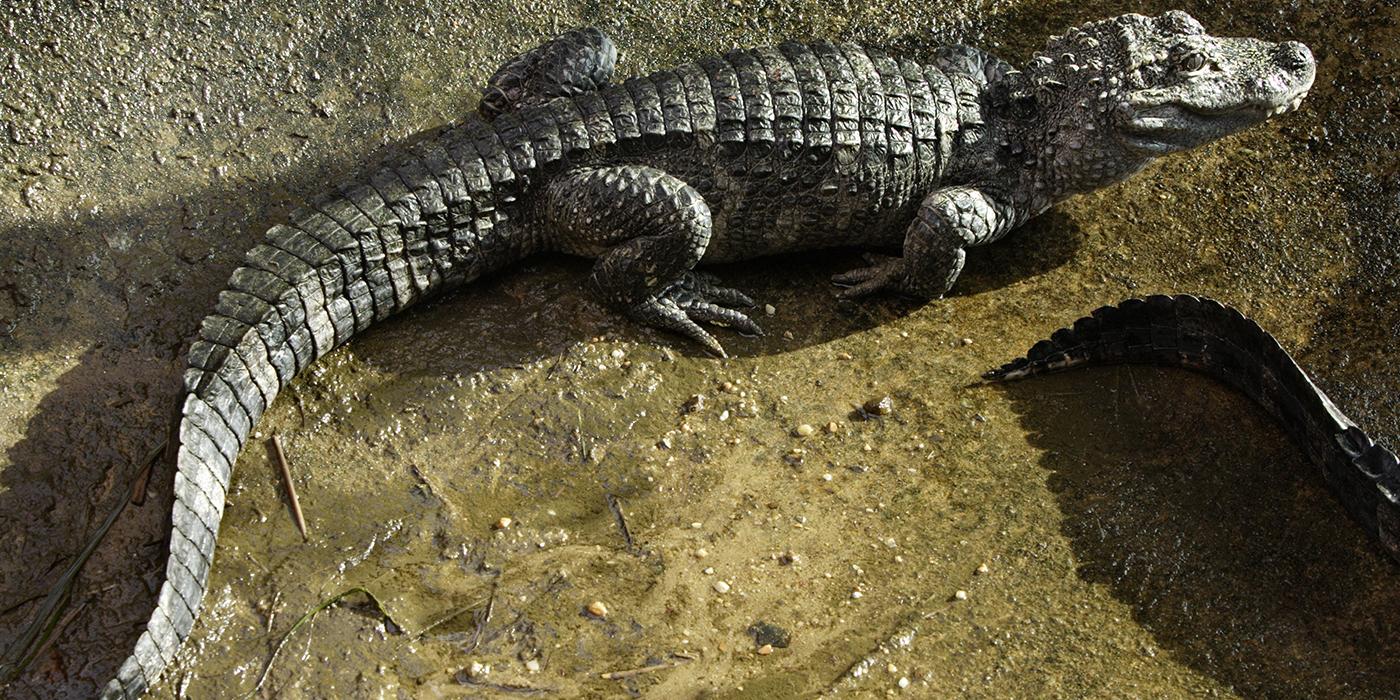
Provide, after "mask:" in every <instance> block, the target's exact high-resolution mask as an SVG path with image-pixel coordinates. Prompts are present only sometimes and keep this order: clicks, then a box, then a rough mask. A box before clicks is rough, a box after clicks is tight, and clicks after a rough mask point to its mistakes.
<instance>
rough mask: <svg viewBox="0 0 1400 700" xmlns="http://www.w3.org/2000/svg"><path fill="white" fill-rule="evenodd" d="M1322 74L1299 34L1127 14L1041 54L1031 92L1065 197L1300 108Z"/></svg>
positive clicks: (1072, 34)
mask: <svg viewBox="0 0 1400 700" xmlns="http://www.w3.org/2000/svg"><path fill="white" fill-rule="evenodd" d="M1315 73H1316V65H1315V63H1314V61H1313V57H1312V53H1311V52H1309V51H1308V48H1307V47H1306V46H1304V45H1302V44H1300V43H1298V42H1295V41H1288V42H1281V43H1274V42H1269V41H1263V40H1260V39H1250V38H1225V37H1214V36H1211V35H1209V34H1207V33H1206V32H1205V29H1204V28H1203V27H1202V26H1201V24H1200V23H1199V22H1197V21H1196V20H1195V19H1194V18H1192V17H1191V16H1190V15H1188V14H1186V13H1185V12H1181V11H1171V12H1166V13H1164V14H1162V15H1160V16H1157V17H1144V16H1142V15H1122V16H1120V17H1114V18H1112V19H1107V20H1103V21H1099V22H1094V23H1091V24H1087V25H1084V26H1082V27H1079V28H1077V29H1073V30H1071V31H1069V32H1068V33H1066V34H1065V35H1064V36H1059V37H1055V38H1052V39H1051V40H1050V41H1049V43H1048V44H1047V45H1046V47H1045V49H1044V50H1043V51H1042V52H1040V53H1038V54H1036V57H1035V58H1034V59H1033V60H1032V61H1031V64H1030V66H1029V67H1028V68H1027V70H1026V72H1025V77H1024V81H1025V83H1024V85H1025V88H1024V89H1026V90H1029V91H1030V92H1031V93H1032V95H1033V97H1034V98H1035V101H1036V104H1037V107H1038V109H1037V110H1035V111H1036V112H1038V113H1039V115H1040V116H1039V118H1040V119H1041V120H1043V124H1042V125H1033V126H1032V127H1031V129H1032V131H1033V132H1035V133H1032V134H1028V139H1027V140H1028V141H1031V142H1032V143H1031V144H1030V145H1031V146H1032V147H1033V148H1037V149H1040V155H1041V158H1040V162H1041V164H1042V169H1043V170H1046V171H1048V172H1045V173H1043V175H1044V176H1045V177H1046V179H1047V180H1048V181H1049V182H1048V183H1047V184H1051V185H1052V187H1051V189H1053V190H1055V191H1056V194H1057V195H1060V196H1063V195H1065V194H1072V193H1074V192H1083V191H1086V190H1088V189H1092V188H1094V187H1098V186H1101V185H1103V184H1107V183H1109V182H1113V181H1116V180H1119V179H1122V178H1123V177H1126V176H1127V175H1129V174H1131V173H1133V172H1136V171H1137V170H1138V169H1140V168H1141V167H1142V166H1143V165H1145V164H1146V163H1147V162H1148V161H1150V160H1151V159H1152V158H1155V157H1157V156H1161V155H1165V154H1168V153H1173V152H1176V151H1184V150H1187V149H1189V148H1194V147H1196V146H1199V145H1201V144H1204V143H1207V142H1209V141H1213V140H1215V139H1218V138H1220V137H1222V136H1226V135H1228V134H1232V133H1234V132H1236V131H1239V130H1240V129H1243V128H1246V127H1248V126H1251V125H1254V124H1257V123H1259V122H1262V121H1264V120H1265V119H1268V118H1269V117H1272V116H1276V115H1279V114H1283V113H1284V112H1288V111H1290V110H1292V109H1294V108H1296V107H1297V106H1298V104H1299V103H1300V102H1301V101H1302V99H1303V97H1304V96H1305V95H1306V94H1307V92H1308V89H1309V88H1310V87H1312V83H1313V78H1314V76H1315ZM1047 155H1048V156H1049V160H1048V161H1047V159H1046V156H1047ZM1056 198H1058V197H1056Z"/></svg>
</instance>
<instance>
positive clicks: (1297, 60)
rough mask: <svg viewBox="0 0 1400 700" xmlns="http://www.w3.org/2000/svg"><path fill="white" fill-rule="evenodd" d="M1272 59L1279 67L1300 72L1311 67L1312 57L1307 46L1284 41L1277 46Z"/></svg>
mask: <svg viewBox="0 0 1400 700" xmlns="http://www.w3.org/2000/svg"><path fill="white" fill-rule="evenodd" d="M1274 57H1275V59H1276V60H1277V61H1278V64H1279V66H1280V67H1282V68H1284V69H1286V70H1291V71H1302V70H1306V69H1308V68H1311V67H1312V66H1313V55H1312V52H1311V51H1309V50H1308V47H1307V46H1304V45H1303V44H1300V43H1298V42H1296V41H1286V42H1284V43H1282V44H1279V45H1278V48H1277V49H1276V50H1275V51H1274Z"/></svg>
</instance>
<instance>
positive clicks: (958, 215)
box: [831, 187, 1024, 299]
mask: <svg viewBox="0 0 1400 700" xmlns="http://www.w3.org/2000/svg"><path fill="white" fill-rule="evenodd" d="M1023 220H1024V217H1023V216H1021V215H1019V214H1018V213H1017V212H1016V211H1015V210H1014V209H1013V208H1012V207H1011V206H1009V205H1006V204H1003V203H1002V202H1000V201H999V200H998V199H997V198H995V197H993V196H992V195H990V194H987V193H986V192H984V191H982V190H979V189H977V188H974V187H946V188H944V189H941V190H938V191H936V192H934V193H932V194H930V195H929V196H928V197H925V198H924V201H923V203H922V204H921V205H920V206H919V213H918V216H917V217H915V219H914V222H913V223H911V224H910V225H909V229H908V231H907V232H906V233H905V235H904V255H903V257H884V258H880V259H875V258H873V257H867V260H869V261H870V262H871V263H872V264H871V265H870V266H869V267H863V268H858V269H855V270H851V271H850V272H846V273H843V274H840V275H836V276H835V277H833V278H832V280H831V281H832V282H835V283H836V284H838V285H841V286H844V287H848V289H845V290H843V291H842V292H841V294H840V296H841V298H842V299H856V298H859V297H863V296H865V295H867V294H871V293H873V292H878V291H891V292H896V293H900V294H905V295H908V296H911V297H915V298H917V299H937V298H939V297H942V296H943V295H944V294H947V293H948V290H949V289H952V288H953V283H954V282H956V281H957V279H958V274H959V273H961V272H962V268H963V261H964V260H965V259H966V258H967V253H966V252H965V250H964V249H965V248H967V247H968V246H975V245H982V244H985V243H991V242H992V241H995V240H997V239H998V238H1001V237H1002V236H1004V235H1006V232H1007V231H1010V230H1011V229H1012V228H1014V227H1015V226H1016V225H1018V224H1020V223H1021V221H1023Z"/></svg>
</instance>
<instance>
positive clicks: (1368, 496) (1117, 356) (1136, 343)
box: [982, 294, 1400, 562]
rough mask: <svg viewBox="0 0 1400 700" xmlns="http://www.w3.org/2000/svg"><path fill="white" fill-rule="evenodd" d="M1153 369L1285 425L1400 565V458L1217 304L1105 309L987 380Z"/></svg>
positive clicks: (1170, 301)
mask: <svg viewBox="0 0 1400 700" xmlns="http://www.w3.org/2000/svg"><path fill="white" fill-rule="evenodd" d="M1112 364H1147V365H1164V366H1170V367H1180V368H1183V369H1188V370H1192V371H1195V372H1199V373H1202V374H1205V375H1206V376H1209V377H1212V378H1214V379H1216V380H1219V381H1221V382H1223V383H1224V384H1226V385H1228V386H1230V387H1232V388H1234V389H1235V390H1237V391H1240V392H1242V393H1243V394H1245V395H1246V396H1248V397H1249V398H1250V399H1253V400H1254V401H1255V403H1258V404H1259V405H1260V406H1262V407H1263V408H1264V409H1265V411H1267V412H1268V413H1269V414H1270V415H1271V416H1272V417H1273V418H1274V419H1275V420H1276V421H1278V423H1279V424H1280V425H1282V426H1283V427H1284V428H1285V429H1287V430H1288V432H1289V433H1290V434H1291V435H1292V436H1293V438H1294V439H1295V440H1296V441H1297V442H1298V444H1299V446H1300V447H1301V448H1302V449H1303V451H1304V452H1305V453H1306V454H1307V456H1308V458H1309V459H1310V460H1311V461H1312V463H1313V464H1314V465H1316V466H1317V467H1318V469H1320V470H1321V472H1322V478H1323V481H1324V482H1325V483H1326V484H1327V487H1328V489H1330V490H1331V491H1332V493H1333V494H1334V495H1335V496H1336V497H1337V499H1338V500H1340V501H1341V503H1342V507H1343V508H1344V509H1345V510H1346V512H1347V514H1348V515H1350V516H1351V517H1352V519H1354V520H1355V521H1356V522H1358V523H1360V524H1361V526H1362V527H1363V528H1364V529H1365V530H1366V532H1367V533H1368V534H1370V535H1371V536H1372V537H1374V538H1375V539H1376V540H1377V541H1378V542H1379V543H1380V544H1381V547H1382V548H1383V549H1384V550H1385V552H1386V553H1387V554H1389V555H1390V556H1391V557H1392V558H1393V559H1395V560H1396V561H1398V562H1400V459H1397V458H1396V456H1395V453H1394V452H1392V451H1390V450H1389V449H1387V448H1386V447H1385V446H1384V445H1381V444H1377V443H1376V441H1375V440H1373V439H1372V438H1371V437H1370V436H1369V435H1367V434H1366V432H1365V431H1363V430H1362V429H1361V428H1359V427H1357V425H1356V423H1355V422H1353V421H1352V420H1351V419H1350V418H1347V416H1346V415H1345V414H1343V413H1342V412H1341V410H1339V409H1338V408H1337V405H1336V404H1334V403H1332V400H1331V399H1329V398H1327V394H1325V393H1323V391H1322V390H1321V389H1319V388H1318V387H1317V385H1316V384H1314V383H1313V381H1312V380H1311V379H1309V378H1308V375H1307V373H1306V372H1304V371H1303V370H1302V368H1300V367H1299V366H1298V363H1297V362H1295V361H1294V360H1293V358H1292V356H1290V355H1289V354H1288V352H1287V351H1286V350H1284V349H1283V347H1282V346H1281V345H1279V342H1278V340H1276V339H1275V338H1274V337H1273V336H1272V335H1270V334H1269V333H1268V332H1267V331H1265V330H1264V329H1262V328H1260V327H1259V324H1257V323H1255V322H1254V321H1252V320H1250V319H1248V318H1245V316H1244V314H1242V313H1240V312H1239V311H1238V310H1236V309H1233V308H1231V307H1229V306H1226V305H1224V304H1221V303H1220V302H1218V301H1215V300H1213V299H1206V298H1199V297H1194V296H1189V295H1184V294H1183V295H1177V296H1164V295H1155V296H1149V297H1147V298H1146V299H1129V300H1127V301H1124V302H1122V303H1120V304H1118V305H1117V306H1104V307H1101V308H1099V309H1097V310H1095V311H1094V312H1093V313H1092V314H1090V315H1088V316H1085V317H1084V318H1081V319H1079V320H1077V321H1075V322H1074V324H1073V325H1072V326H1070V327H1068V328H1062V329H1060V330H1058V331H1055V332H1054V333H1053V334H1051V336H1050V337H1049V339H1047V340H1042V341H1040V342H1039V343H1036V344H1035V346H1033V347H1032V348H1031V349H1030V351H1029V352H1027V353H1026V355H1025V356H1024V357H1022V358H1020V359H1018V360H1015V361H1013V362H1009V363H1007V364H1005V365H1003V366H1001V367H1000V368H998V369H994V370H992V371H990V372H987V373H986V374H984V375H982V376H983V377H984V378H985V379H988V380H990V381H1010V380H1015V379H1024V378H1026V377H1033V376H1037V375H1041V374H1046V373H1050V372H1059V371H1063V370H1067V369H1072V368H1075V367H1087V366H1093V365H1112Z"/></svg>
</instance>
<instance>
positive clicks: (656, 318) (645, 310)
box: [629, 297, 729, 358]
mask: <svg viewBox="0 0 1400 700" xmlns="http://www.w3.org/2000/svg"><path fill="white" fill-rule="evenodd" d="M629 315H630V316H631V317H632V318H634V319H636V320H637V321H639V322H641V323H644V324H646V325H649V326H654V327H656V328H661V329H663V330H668V331H671V332H672V333H679V334H680V335H683V336H685V337H687V338H690V339H691V340H693V341H695V342H697V343H699V344H700V345H702V346H704V348H705V349H706V350H708V351H710V353H712V354H714V355H716V356H718V357H721V358H727V357H729V355H728V354H727V353H725V352H724V346H723V345H720V344H719V341H718V340H715V337H714V336H712V335H710V334H709V332H707V331H706V330H705V329H704V328H701V327H700V325H699V324H697V323H696V322H695V321H694V320H692V319H691V314H689V313H688V312H687V311H686V310H684V309H682V308H681V307H680V306H678V305H677V304H676V302H675V301H674V300H672V299H670V298H669V297H652V298H651V299H648V300H646V301H644V302H642V303H640V304H637V305H636V306H634V307H632V308H631V309H630V310H629Z"/></svg>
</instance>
